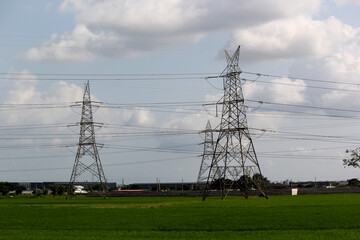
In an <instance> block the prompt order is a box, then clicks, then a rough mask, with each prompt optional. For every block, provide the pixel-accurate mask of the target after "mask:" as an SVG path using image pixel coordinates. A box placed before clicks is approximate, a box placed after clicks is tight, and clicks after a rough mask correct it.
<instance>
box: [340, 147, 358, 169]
mask: <svg viewBox="0 0 360 240" xmlns="http://www.w3.org/2000/svg"><path fill="white" fill-rule="evenodd" d="M345 152H346V153H350V158H345V159H343V165H345V166H348V167H354V168H360V147H358V148H355V149H354V150H350V149H346V151H345Z"/></svg>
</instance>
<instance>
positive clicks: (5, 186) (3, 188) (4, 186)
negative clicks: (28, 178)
mask: <svg viewBox="0 0 360 240" xmlns="http://www.w3.org/2000/svg"><path fill="white" fill-rule="evenodd" d="M14 190H15V187H14V185H13V184H11V183H9V182H0V193H1V194H2V195H6V194H8V193H9V192H10V191H14Z"/></svg>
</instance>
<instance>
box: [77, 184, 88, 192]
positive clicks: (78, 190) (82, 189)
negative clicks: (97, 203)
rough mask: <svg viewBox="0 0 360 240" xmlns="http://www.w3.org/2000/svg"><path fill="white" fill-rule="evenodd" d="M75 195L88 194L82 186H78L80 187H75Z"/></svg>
mask: <svg viewBox="0 0 360 240" xmlns="http://www.w3.org/2000/svg"><path fill="white" fill-rule="evenodd" d="M74 188H75V191H74V192H75V194H87V193H88V192H87V191H86V190H84V186H80V185H75V186H74Z"/></svg>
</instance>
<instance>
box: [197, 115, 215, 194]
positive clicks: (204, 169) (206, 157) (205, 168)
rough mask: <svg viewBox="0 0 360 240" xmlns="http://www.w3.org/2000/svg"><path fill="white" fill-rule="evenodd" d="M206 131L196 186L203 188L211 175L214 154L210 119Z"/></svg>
mask: <svg viewBox="0 0 360 240" xmlns="http://www.w3.org/2000/svg"><path fill="white" fill-rule="evenodd" d="M204 133H205V140H204V153H203V154H202V155H201V156H202V160H201V164H200V170H199V174H198V178H197V182H196V188H203V183H204V182H205V181H206V180H207V178H208V175H209V169H210V165H211V161H212V156H213V154H214V139H213V130H212V128H211V124H210V121H208V122H207V124H206V129H205V131H204Z"/></svg>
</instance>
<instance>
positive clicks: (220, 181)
mask: <svg viewBox="0 0 360 240" xmlns="http://www.w3.org/2000/svg"><path fill="white" fill-rule="evenodd" d="M223 184H225V188H227V187H229V186H232V185H233V184H232V181H231V180H230V179H224V178H218V179H215V180H214V181H213V182H212V183H211V185H210V189H217V190H220V189H222V187H223Z"/></svg>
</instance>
